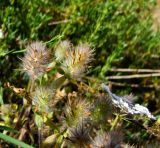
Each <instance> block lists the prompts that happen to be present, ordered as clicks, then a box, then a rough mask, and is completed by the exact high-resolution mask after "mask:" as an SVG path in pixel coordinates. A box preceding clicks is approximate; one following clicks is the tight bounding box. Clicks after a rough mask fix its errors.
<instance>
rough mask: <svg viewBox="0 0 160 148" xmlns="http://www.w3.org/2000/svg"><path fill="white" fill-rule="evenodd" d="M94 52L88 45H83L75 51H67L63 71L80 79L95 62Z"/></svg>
mask: <svg viewBox="0 0 160 148" xmlns="http://www.w3.org/2000/svg"><path fill="white" fill-rule="evenodd" d="M93 55H94V50H93V49H91V48H90V46H89V45H88V44H81V45H79V46H77V47H76V48H75V49H70V50H68V51H66V58H65V60H64V61H63V62H62V69H63V70H64V72H65V73H67V74H69V75H70V76H71V77H73V78H79V77H81V75H82V74H83V73H84V72H85V70H86V69H87V67H88V64H89V63H90V62H91V61H92V60H93Z"/></svg>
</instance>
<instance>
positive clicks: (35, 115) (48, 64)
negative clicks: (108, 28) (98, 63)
mask: <svg viewBox="0 0 160 148" xmlns="http://www.w3.org/2000/svg"><path fill="white" fill-rule="evenodd" d="M93 60H94V50H93V49H91V47H90V45H89V44H87V43H81V44H80V45H77V46H73V45H72V44H71V43H70V42H69V41H68V40H65V41H61V42H60V43H59V44H58V45H57V46H55V49H54V56H53V57H52V55H51V52H50V50H49V49H48V48H47V47H46V44H45V43H43V42H39V41H35V42H32V43H30V44H29V45H28V46H27V47H26V52H25V54H24V57H23V58H21V61H22V64H21V69H20V70H21V71H22V72H23V73H25V74H27V76H28V77H29V83H28V88H27V89H20V88H15V87H13V86H10V85H9V84H8V87H9V88H10V89H11V90H13V91H14V92H15V93H16V94H18V95H19V96H20V97H21V98H22V100H23V106H22V109H21V113H20V114H16V115H15V117H13V120H9V121H8V118H7V117H6V116H5V115H6V114H7V115H9V116H11V114H12V112H14V110H13V109H12V107H11V106H10V108H11V109H12V110H13V111H12V112H11V110H9V108H8V106H6V105H5V104H4V105H3V106H2V107H3V108H1V113H2V117H3V124H4V125H8V126H11V127H12V128H15V129H16V130H18V129H19V130H20V132H19V134H18V135H17V136H18V137H17V136H16V135H14V136H15V137H17V138H18V139H19V140H22V141H26V137H27V136H28V137H29V139H30V140H29V141H30V143H31V144H32V145H34V146H39V147H44V148H45V147H91V148H94V147H95V148H102V147H106V148H110V147H127V146H128V147H129V145H127V144H125V143H124V142H123V136H122V130H121V131H120V128H121V126H122V125H121V124H119V123H118V122H119V121H121V120H122V119H125V120H128V121H131V120H132V119H134V118H135V117H134V116H136V115H137V117H136V118H135V119H134V120H135V121H136V120H137V125H138V124H140V125H141V126H144V125H143V124H142V123H139V121H138V118H140V119H141V120H142V121H143V122H144V121H145V122H148V123H147V124H149V121H152V122H155V121H156V118H155V117H154V116H153V115H152V114H151V113H150V112H149V110H148V109H147V108H145V107H143V106H141V105H139V104H136V105H135V106H133V104H132V103H131V101H130V100H129V99H128V98H127V97H119V96H117V95H115V94H113V93H112V92H111V91H110V90H109V88H108V87H107V86H106V85H105V84H102V86H101V85H100V83H99V84H98V83H97V87H98V89H93V88H92V87H91V85H93V84H92V83H93V82H92V80H84V78H85V77H84V75H85V72H86V71H87V69H88V66H89V64H90V62H92V61H93ZM53 71H54V73H53ZM85 81H88V83H89V84H88V85H87V84H86V82H85ZM102 90H105V91H106V92H107V93H108V96H107V94H104V93H102ZM7 109H8V111H7ZM114 114H115V115H114ZM144 119H145V120H144ZM142 121H141V122H142ZM152 124H153V123H152ZM22 126H23V128H21V127H22ZM144 127H145V128H146V130H148V132H149V131H151V130H149V128H148V125H145V126H144ZM8 134H9V132H8ZM9 135H10V136H11V133H10V134H9ZM36 136H37V137H38V138H37V142H36V141H35V140H36V139H35V137H36ZM27 142H28V140H27ZM2 146H3V144H2Z"/></svg>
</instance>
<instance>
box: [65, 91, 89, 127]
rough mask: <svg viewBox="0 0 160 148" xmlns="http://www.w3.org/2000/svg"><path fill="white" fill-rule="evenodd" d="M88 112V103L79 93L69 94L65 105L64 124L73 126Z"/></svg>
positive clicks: (84, 117)
mask: <svg viewBox="0 0 160 148" xmlns="http://www.w3.org/2000/svg"><path fill="white" fill-rule="evenodd" d="M77 95H79V96H77ZM89 113H90V104H89V103H88V102H87V101H86V100H85V99H82V96H80V94H76V93H73V94H70V96H69V98H68V102H67V104H66V107H65V120H64V126H67V127H73V126H75V125H77V123H78V122H79V121H80V120H82V118H83V119H84V120H85V119H87V118H88V116H89Z"/></svg>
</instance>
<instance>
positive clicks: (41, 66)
mask: <svg viewBox="0 0 160 148" xmlns="http://www.w3.org/2000/svg"><path fill="white" fill-rule="evenodd" d="M50 60H51V58H50V54H49V51H48V50H47V48H46V46H45V44H43V43H42V42H39V41H36V42H32V43H31V44H29V45H28V46H27V51H26V53H25V56H24V57H23V59H22V61H23V63H22V69H23V71H24V72H26V73H27V74H28V75H29V77H30V78H32V79H36V78H37V77H39V76H40V75H42V74H44V73H45V72H46V70H47V66H48V64H49V63H50Z"/></svg>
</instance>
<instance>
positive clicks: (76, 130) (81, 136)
mask: <svg viewBox="0 0 160 148" xmlns="http://www.w3.org/2000/svg"><path fill="white" fill-rule="evenodd" d="M69 140H70V141H71V142H72V143H74V144H75V145H77V146H81V147H85V146H86V145H87V144H88V143H89V142H90V135H89V129H88V127H87V126H85V123H84V121H83V120H81V121H80V122H79V123H78V124H77V125H76V126H75V127H72V128H70V129H69Z"/></svg>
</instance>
